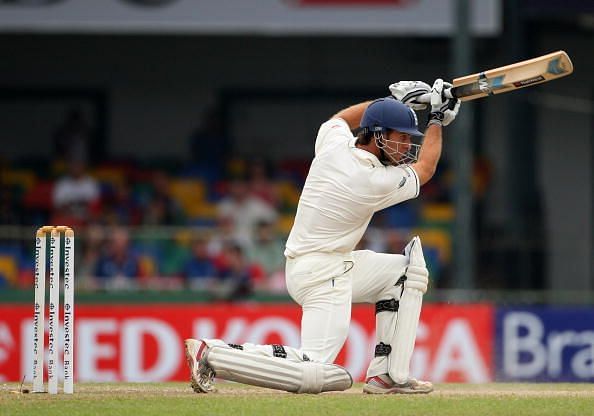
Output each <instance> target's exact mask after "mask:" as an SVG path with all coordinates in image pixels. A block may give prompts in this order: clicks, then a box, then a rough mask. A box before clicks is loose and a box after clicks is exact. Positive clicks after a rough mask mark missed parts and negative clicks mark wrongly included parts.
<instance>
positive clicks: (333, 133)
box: [285, 118, 419, 257]
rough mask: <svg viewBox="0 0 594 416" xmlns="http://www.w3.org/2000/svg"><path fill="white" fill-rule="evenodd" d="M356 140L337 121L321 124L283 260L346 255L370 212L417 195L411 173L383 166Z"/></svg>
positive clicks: (361, 233) (347, 127) (415, 175)
mask: <svg viewBox="0 0 594 416" xmlns="http://www.w3.org/2000/svg"><path fill="white" fill-rule="evenodd" d="M355 141H356V138H355V137H353V135H352V134H351V131H350V129H349V126H348V124H347V123H346V122H345V121H344V120H342V119H339V118H335V119H331V120H328V121H327V122H325V123H324V124H322V125H321V127H320V130H319V131H318V137H317V138H316V145H315V157H314V159H313V161H312V164H311V167H310V169H309V174H308V175H307V179H306V180H305V185H304V187H303V191H302V193H301V198H299V205H298V206H297V214H296V215H295V222H294V224H293V228H292V229H291V233H290V234H289V238H288V240H287V244H286V249H285V256H287V257H297V256H301V255H303V254H307V253H312V252H322V253H343V254H346V253H350V252H351V251H353V250H354V248H355V246H356V244H357V243H358V242H359V240H360V239H361V237H362V236H363V233H365V230H366V229H367V226H368V225H369V221H371V217H372V215H373V213H374V212H376V211H379V210H381V209H384V208H387V207H389V206H392V205H395V204H397V203H399V202H402V201H406V200H408V199H411V198H416V197H417V195H418V194H419V179H418V177H417V174H416V172H415V171H414V169H412V168H411V167H410V166H407V165H400V166H384V165H383V164H382V163H381V162H380V161H379V159H378V158H377V157H376V156H375V155H373V154H372V153H370V152H367V151H365V150H362V149H359V148H357V147H356V146H355Z"/></svg>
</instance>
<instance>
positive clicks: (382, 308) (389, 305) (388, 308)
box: [375, 299, 399, 315]
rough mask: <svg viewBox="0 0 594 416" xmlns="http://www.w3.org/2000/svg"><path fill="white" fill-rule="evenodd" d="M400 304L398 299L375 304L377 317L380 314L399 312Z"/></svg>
mask: <svg viewBox="0 0 594 416" xmlns="http://www.w3.org/2000/svg"><path fill="white" fill-rule="evenodd" d="M398 306H399V302H398V301H397V300H396V299H390V300H380V301H379V302H376V304H375V313H376V315H377V314H378V313H380V312H398Z"/></svg>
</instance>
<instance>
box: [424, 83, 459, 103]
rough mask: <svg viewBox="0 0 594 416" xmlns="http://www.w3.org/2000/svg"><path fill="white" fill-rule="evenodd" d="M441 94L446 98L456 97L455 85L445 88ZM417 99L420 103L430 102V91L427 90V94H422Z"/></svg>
mask: <svg viewBox="0 0 594 416" xmlns="http://www.w3.org/2000/svg"><path fill="white" fill-rule="evenodd" d="M443 94H444V95H445V96H446V98H457V96H456V87H453V88H448V89H447V90H444V91H443ZM417 99H418V100H419V102H421V103H426V104H431V93H430V92H428V93H427V94H423V95H421V96H420V97H419V98H417Z"/></svg>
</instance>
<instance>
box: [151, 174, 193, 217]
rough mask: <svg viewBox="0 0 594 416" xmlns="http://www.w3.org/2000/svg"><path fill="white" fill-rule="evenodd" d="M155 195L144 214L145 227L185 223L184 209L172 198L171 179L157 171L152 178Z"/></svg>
mask: <svg viewBox="0 0 594 416" xmlns="http://www.w3.org/2000/svg"><path fill="white" fill-rule="evenodd" d="M152 187H153V194H152V197H151V199H150V201H149V203H148V207H147V209H146V211H145V213H144V220H143V223H144V224H145V225H178V224H183V223H184V215H183V211H182V208H181V207H180V206H179V204H178V203H177V201H175V200H174V199H173V198H172V197H171V191H170V187H169V177H168V176H167V175H166V174H165V172H161V171H157V172H155V174H154V175H153V178H152Z"/></svg>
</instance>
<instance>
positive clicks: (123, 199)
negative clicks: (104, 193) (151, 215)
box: [102, 180, 143, 226]
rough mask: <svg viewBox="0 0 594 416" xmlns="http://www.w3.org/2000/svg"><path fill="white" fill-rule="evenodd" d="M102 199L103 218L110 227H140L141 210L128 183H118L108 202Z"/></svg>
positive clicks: (125, 181)
mask: <svg viewBox="0 0 594 416" xmlns="http://www.w3.org/2000/svg"><path fill="white" fill-rule="evenodd" d="M105 199H106V198H105V197H103V201H102V205H103V207H102V208H103V209H102V211H103V218H104V220H105V223H106V224H110V225H129V226H134V225H140V223H141V222H142V216H143V210H142V208H141V206H140V204H139V203H138V201H136V199H135V198H134V195H133V192H132V187H131V186H130V182H129V181H127V180H124V181H123V182H122V183H118V184H117V185H116V186H115V189H114V190H113V193H112V195H110V198H109V199H108V200H105Z"/></svg>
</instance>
